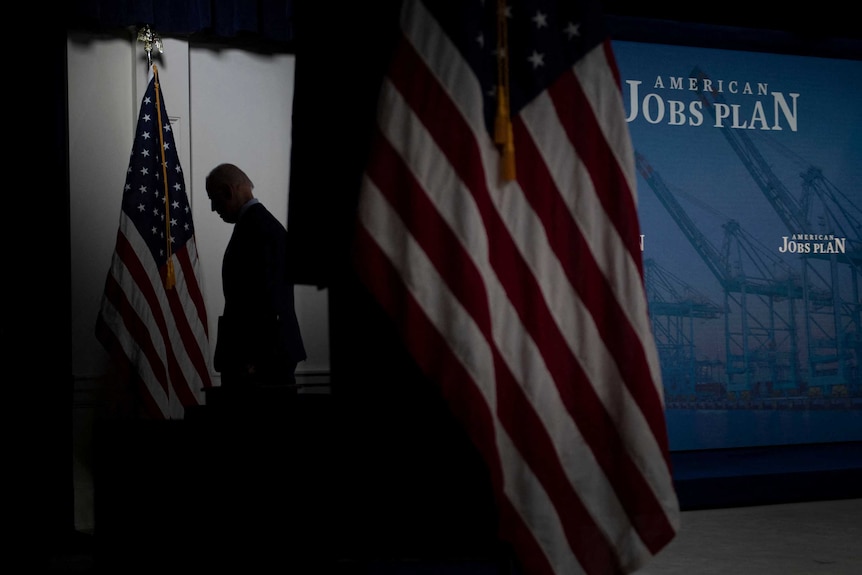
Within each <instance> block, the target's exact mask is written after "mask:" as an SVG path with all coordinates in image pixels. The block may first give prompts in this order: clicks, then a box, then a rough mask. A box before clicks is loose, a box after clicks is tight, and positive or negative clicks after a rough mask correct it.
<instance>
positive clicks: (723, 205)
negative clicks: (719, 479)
mask: <svg viewBox="0 0 862 575" xmlns="http://www.w3.org/2000/svg"><path fill="white" fill-rule="evenodd" d="M621 44H622V46H621V47H616V48H615V50H616V52H617V57H618V59H619V61H620V62H619V65H620V70H621V76H622V80H623V82H624V98H625V97H628V99H627V106H628V113H629V117H630V124H629V126H630V130H631V133H632V141H633V145H634V148H635V163H636V168H637V174H638V181H637V191H638V201H639V212H640V216H641V233H642V234H643V263H644V278H645V284H646V290H647V298H648V304H649V308H650V316H651V320H652V327H653V332H654V334H655V338H656V343H657V347H658V352H659V358H660V362H661V368H662V380H663V385H664V390H665V401H666V407H667V420H668V426H669V433H670V441H671V448H672V449H676V450H682V449H702V448H720V447H739V446H755V445H775V444H780V443H810V442H833V441H855V440H860V439H862V299H860V279H862V172H860V170H862V168H860V165H862V139H860V133H862V109H860V107H859V106H858V100H856V98H858V94H859V93H860V90H862V80H860V78H862V64H860V63H859V62H850V61H847V62H844V61H837V62H833V61H831V60H828V61H826V60H818V59H814V58H799V57H792V56H784V55H781V56H780V55H774V54H750V53H743V52H730V51H721V50H707V49H694V48H680V47H668V46H661V45H647V44H642V45H638V44H636V43H626V42H623V43H621ZM706 64H708V66H707V65H706ZM682 70H685V72H684V73H682V72H681V71H682ZM680 77H682V80H680ZM728 78H733V80H728ZM744 78H750V79H752V80H751V82H750V83H748V82H746V81H745V80H742V79H744ZM737 79H740V80H737ZM755 79H756V80H755ZM731 86H733V89H731ZM626 88H627V89H626Z"/></svg>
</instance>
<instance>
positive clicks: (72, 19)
mask: <svg viewBox="0 0 862 575" xmlns="http://www.w3.org/2000/svg"><path fill="white" fill-rule="evenodd" d="M67 10H68V11H69V12H68V14H67V16H68V18H67V22H68V25H69V26H70V27H73V28H78V29H86V30H112V29H116V28H127V27H130V26H131V27H136V26H140V25H143V24H149V25H150V26H151V27H152V29H153V30H154V31H155V32H156V33H158V34H160V35H164V36H186V35H191V34H200V35H203V36H211V37H213V38H218V39H222V40H225V39H235V38H242V37H247V38H250V39H259V40H262V41H266V42H280V43H289V42H292V41H293V35H294V34H293V28H294V26H293V0H256V1H249V0H77V1H76V2H72V3H70V4H68V7H67Z"/></svg>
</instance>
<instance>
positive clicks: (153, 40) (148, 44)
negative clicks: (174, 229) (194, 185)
mask: <svg viewBox="0 0 862 575" xmlns="http://www.w3.org/2000/svg"><path fill="white" fill-rule="evenodd" d="M138 42H143V43H144V52H146V54H147V70H152V71H153V80H154V82H155V88H156V90H155V91H156V116H157V118H158V127H159V147H160V149H161V156H160V157H161V161H162V162H161V163H162V182H163V184H164V186H165V189H164V192H165V242H166V244H167V250H166V253H167V256H168V257H167V269H166V274H165V287H166V288H167V289H171V288H173V287H174V285H175V283H176V276H175V275H174V262H173V255H172V251H171V217H170V211H171V204H170V201H169V198H168V174H167V169H168V167H167V161H166V160H165V140H164V137H165V136H164V124H163V120H162V103H161V88H160V87H159V69H158V67H157V66H156V65H155V64H153V48H155V49H157V50H158V51H159V54H161V53H162V51H163V50H162V39H161V38H160V37H159V35H158V34H156V33H155V32H153V31H152V29H151V28H150V25H149V24H144V26H143V27H142V28H141V29H140V30H138Z"/></svg>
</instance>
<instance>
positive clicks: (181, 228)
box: [123, 78, 194, 267]
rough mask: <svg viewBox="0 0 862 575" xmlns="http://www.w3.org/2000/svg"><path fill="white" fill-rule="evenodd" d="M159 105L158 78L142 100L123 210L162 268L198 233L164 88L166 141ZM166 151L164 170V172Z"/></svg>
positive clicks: (162, 97)
mask: <svg viewBox="0 0 862 575" xmlns="http://www.w3.org/2000/svg"><path fill="white" fill-rule="evenodd" d="M156 101H157V100H156V83H155V78H153V79H151V80H150V83H149V85H148V86H147V91H146V93H145V94H144V98H143V100H142V101H141V110H140V115H139V116H138V125H137V128H136V132H135V142H134V145H133V146H132V153H131V158H130V159H129V169H128V172H127V173H126V185H125V187H124V189H123V211H124V212H125V213H126V215H127V216H128V217H129V219H130V220H131V221H132V222H133V223H134V225H135V227H136V228H137V230H138V232H139V233H140V234H141V237H143V238H144V240H145V241H146V243H147V246H148V247H149V249H150V253H151V254H152V256H153V259H154V260H155V262H156V265H157V266H159V267H161V266H163V265H164V264H165V263H166V262H167V257H168V249H169V246H170V253H175V252H177V251H179V250H180V249H181V248H182V247H183V246H184V245H185V243H186V241H188V240H189V239H190V238H191V237H192V236H193V235H194V226H193V225H192V213H191V206H190V205H189V201H188V196H187V195H186V186H185V179H184V177H183V171H182V168H181V167H180V161H179V156H178V154H177V149H176V146H175V144H174V135H173V132H172V131H171V123H170V119H169V117H168V115H167V112H166V110H165V101H164V96H163V95H162V93H161V90H159V100H158V101H159V103H160V104H161V106H160V107H161V121H162V124H163V126H162V130H161V134H162V138H161V139H160V138H159V114H158V113H157V111H156ZM163 150H164V166H165V170H163V169H162V151H163ZM165 174H167V183H168V185H167V191H166V189H165V184H164V182H165ZM166 193H167V197H168V202H167V204H166V202H165V194H166Z"/></svg>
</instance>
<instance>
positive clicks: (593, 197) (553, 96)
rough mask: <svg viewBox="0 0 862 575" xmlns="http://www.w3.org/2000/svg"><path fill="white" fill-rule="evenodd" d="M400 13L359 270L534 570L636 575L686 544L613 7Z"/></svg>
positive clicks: (504, 530)
mask: <svg viewBox="0 0 862 575" xmlns="http://www.w3.org/2000/svg"><path fill="white" fill-rule="evenodd" d="M498 9H499V10H503V12H502V14H503V16H504V18H503V21H504V22H505V27H499V28H498V21H497V15H498ZM400 26H401V34H400V36H399V39H398V42H397V46H396V49H395V55H394V58H393V61H392V63H391V65H390V68H389V70H388V73H387V75H386V77H385V78H384V82H383V86H382V89H381V94H380V102H379V107H378V118H377V124H376V133H375V136H374V138H375V140H374V144H373V148H372V150H373V151H372V154H371V158H370V160H369V163H368V165H367V168H366V171H365V174H364V178H363V183H362V188H361V193H360V200H359V222H360V225H359V226H358V237H357V240H356V250H357V260H356V264H357V268H358V273H359V274H360V276H361V277H362V278H363V281H364V282H365V283H366V284H367V285H368V287H369V289H370V290H371V292H372V293H373V294H374V296H375V298H376V299H377V300H379V301H380V302H381V304H382V305H383V306H384V307H385V308H386V309H387V311H388V313H389V314H390V315H391V316H392V318H393V319H394V321H395V322H396V323H397V325H398V328H399V331H400V333H401V334H402V336H403V338H404V340H405V342H406V345H407V347H408V348H409V349H410V352H411V354H412V355H413V357H414V358H415V359H416V361H417V363H418V364H419V365H420V366H421V367H422V368H423V370H424V371H425V373H426V374H428V375H429V377H431V378H432V379H433V380H434V381H436V382H438V383H439V385H440V386H441V388H442V391H443V394H444V395H445V397H446V398H447V400H448V402H449V405H450V407H451V408H452V409H453V410H454V412H455V413H456V414H457V415H459V416H460V419H461V421H462V422H463V423H464V425H465V426H466V428H467V430H468V431H469V433H470V435H471V437H472V439H473V440H474V442H475V443H476V444H477V446H478V447H479V449H480V451H481V452H482V454H483V456H484V458H485V460H486V462H487V464H488V466H489V469H490V472H491V477H492V482H493V485H494V489H495V495H496V497H497V501H498V505H499V511H500V523H501V524H500V529H501V535H502V536H503V537H504V538H505V539H507V540H509V541H510V542H512V544H513V547H514V549H515V551H516V553H517V555H518V559H519V562H520V565H521V567H522V568H523V571H524V572H525V573H530V574H531V575H538V574H551V573H555V574H567V575H568V574H577V573H589V574H597V573H630V572H632V571H634V570H636V569H638V568H640V567H641V566H642V565H644V564H645V562H646V561H648V559H649V558H650V557H652V556H654V555H655V554H656V553H658V552H659V551H660V550H661V549H662V548H664V547H665V546H666V545H667V544H668V542H670V541H671V540H672V539H673V537H674V536H675V534H676V532H677V529H678V524H679V506H678V501H677V497H676V493H675V491H674V488H673V481H672V476H671V468H670V459H669V453H668V441H667V433H666V425H665V419H664V398H663V392H662V387H661V373H660V370H659V362H658V356H657V352H656V347H655V342H654V339H653V335H652V332H651V329H650V322H649V317H648V311H647V301H646V297H645V290H644V283H643V267H642V261H641V260H642V257H641V256H642V254H641V252H640V242H639V235H640V230H639V222H638V217H637V197H636V187H635V186H636V183H635V182H636V172H635V164H634V155H633V150H632V145H631V141H630V138H629V133H628V129H627V126H626V124H625V113H624V107H623V103H622V96H621V91H620V80H619V75H618V71H617V68H616V62H615V59H614V56H613V52H612V50H611V45H610V42H609V38H608V36H607V35H606V33H605V31H604V30H603V28H602V23H601V10H600V9H599V8H598V7H596V6H594V5H591V4H589V3H587V2H575V1H567V2H559V3H557V2H550V1H546V2H526V1H512V0H509V1H507V2H506V3H505V5H503V3H502V2H500V3H495V2H491V1H486V2H481V1H478V0H476V1H471V2H448V1H445V0H444V1H441V2H432V1H430V0H426V1H424V2H423V1H412V0H407V1H405V2H404V4H403V6H402V13H401V21H400ZM498 29H499V30H500V31H501V33H500V34H499V35H498V33H497V30H498ZM503 32H505V34H503ZM498 39H500V40H504V42H503V43H501V44H498ZM498 55H504V56H505V58H504V59H503V62H504V63H505V67H501V66H499V65H498V64H499V63H500V59H498ZM506 60H507V62H506ZM506 76H508V94H509V98H508V100H509V101H508V105H509V114H508V116H509V117H510V118H511V134H512V135H513V144H514V174H511V172H510V174H509V175H510V177H509V178H506V177H503V176H501V173H502V171H501V168H502V166H501V157H503V155H505V154H501V150H502V149H503V147H501V146H500V145H498V144H496V143H495V138H494V134H495V130H494V125H495V116H496V114H497V107H498V103H497V99H496V95H497V93H498V90H500V89H501V87H502V88H505V87H506V83H507V82H506ZM512 175H514V178H513V179H512V178H511V176H512Z"/></svg>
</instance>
